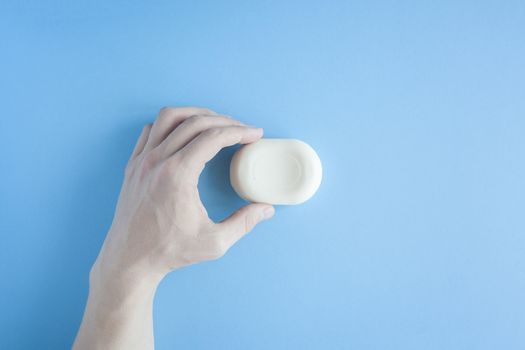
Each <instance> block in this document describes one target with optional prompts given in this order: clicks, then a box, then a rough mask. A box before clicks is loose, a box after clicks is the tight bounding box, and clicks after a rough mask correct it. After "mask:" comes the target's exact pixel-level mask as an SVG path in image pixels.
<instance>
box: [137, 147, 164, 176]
mask: <svg viewBox="0 0 525 350" xmlns="http://www.w3.org/2000/svg"><path fill="white" fill-rule="evenodd" d="M158 160H159V155H158V154H157V152H155V150H152V151H150V152H148V153H146V154H145V155H144V157H143V158H142V162H141V163H140V175H141V178H143V177H144V176H146V175H147V174H148V173H149V172H150V171H152V170H153V169H154V168H155V167H156V166H157V163H158Z"/></svg>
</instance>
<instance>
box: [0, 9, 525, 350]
mask: <svg viewBox="0 0 525 350" xmlns="http://www.w3.org/2000/svg"><path fill="white" fill-rule="evenodd" d="M524 38H525V3H524V2H523V1H499V0H498V1H496V0H494V1H403V0H402V1H374V0H372V1H342V0H341V1H258V2H255V1H251V2H250V1H184V2H182V1H162V2H158V1H65V0H61V1H59V0H54V1H53V0H52V1H36V0H35V1H26V0H24V1H6V0H4V1H2V2H1V3H0V96H1V98H0V100H1V104H0V123H1V124H0V131H1V137H0V147H1V150H2V155H1V157H0V170H1V172H0V186H1V187H0V232H1V236H0V237H1V238H0V277H1V280H0V293H1V294H0V310H1V311H0V335H1V336H0V348H2V349H61V348H68V347H69V346H70V345H71V343H72V341H73V339H74V335H75V333H76V330H77V328H78V325H79V323H80V319H81V315H82V311H83V307H84V303H85V300H86V296H87V288H88V280H87V276H88V271H89V268H90V266H91V264H92V262H93V260H94V259H95V257H96V255H97V252H98V249H99V247H100V245H101V243H102V241H103V238H104V236H105V234H106V231H107V229H108V227H109V225H110V223H111V219H112V215H113V210H114V206H115V203H116V199H117V196H118V192H119V187H120V183H121V180H122V175H123V169H124V166H125V163H126V161H127V158H128V155H129V154H130V152H131V149H132V146H133V144H134V142H135V139H136V138H137V136H138V134H139V132H140V129H141V126H142V124H144V123H147V122H150V121H152V120H153V118H154V117H155V114H156V112H157V111H158V109H159V108H160V107H162V106H164V105H199V106H207V107H210V108H213V109H215V110H217V111H219V112H221V113H225V114H230V115H232V116H234V117H237V118H239V119H241V120H242V121H244V122H246V123H249V124H253V125H257V126H261V127H264V128H265V130H266V134H267V135H268V136H272V137H294V138H299V139H302V140H305V141H306V142H308V143H310V144H311V145H312V146H313V147H314V148H315V149H316V150H317V151H318V153H319V155H320V157H321V159H322V161H323V165H324V170H325V172H324V179H323V184H322V185H321V188H320V190H319V192H318V193H317V195H316V196H315V197H314V198H313V199H312V200H311V201H309V202H307V203H306V204H304V205H301V206H294V207H279V208H278V210H277V213H276V216H275V218H274V219H273V220H272V221H269V222H266V223H264V224H262V225H261V226H259V227H257V229H256V230H255V231H254V232H253V234H251V235H250V236H248V237H246V238H245V239H243V240H242V241H241V242H240V243H239V244H238V245H236V246H235V247H234V248H233V249H232V250H231V251H230V252H229V253H228V255H227V256H226V257H224V258H223V259H221V260H220V261H217V262H212V263H205V264H201V265H196V266H193V267H190V268H186V269H183V270H180V271H177V272H174V273H173V274H171V275H170V276H169V277H167V278H166V279H165V280H164V281H163V282H162V284H161V286H160V288H159V291H158V294H157V297H156V300H155V316H154V318H155V332H156V344H157V348H158V349H211V348H215V349H403V350H406V349H440V350H441V349H506V350H511V349H524V348H525V65H524V62H525V40H524ZM232 152H233V150H232V149H229V150H226V151H225V152H223V153H221V154H220V156H219V157H218V158H217V159H216V160H214V161H213V162H212V163H211V164H210V165H209V167H207V169H206V172H205V173H204V174H203V176H202V181H201V185H200V187H201V189H202V192H203V194H202V196H203V200H204V202H205V204H206V206H207V207H208V209H209V212H210V214H211V216H212V217H213V218H216V219H219V218H222V217H224V216H225V215H227V214H228V213H229V212H231V211H232V210H233V209H234V208H236V207H238V206H240V205H241V204H242V201H241V200H240V199H239V198H238V197H236V195H235V194H234V192H233V191H232V189H231V188H230V186H229V183H228V161H229V157H231V154H232Z"/></svg>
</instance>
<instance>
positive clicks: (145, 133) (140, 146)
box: [131, 124, 152, 158]
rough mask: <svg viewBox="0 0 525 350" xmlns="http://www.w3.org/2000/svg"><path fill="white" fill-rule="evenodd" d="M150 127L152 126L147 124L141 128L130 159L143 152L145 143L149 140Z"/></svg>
mask: <svg viewBox="0 0 525 350" xmlns="http://www.w3.org/2000/svg"><path fill="white" fill-rule="evenodd" d="M151 127H152V124H147V125H144V127H143V128H142V132H141V133H140V136H139V139H138V140H137V144H136V145H135V148H134V149H133V153H132V154H131V158H135V157H136V156H138V155H139V154H140V153H141V152H142V151H143V150H144V146H145V145H146V142H147V141H148V138H149V134H150V132H151Z"/></svg>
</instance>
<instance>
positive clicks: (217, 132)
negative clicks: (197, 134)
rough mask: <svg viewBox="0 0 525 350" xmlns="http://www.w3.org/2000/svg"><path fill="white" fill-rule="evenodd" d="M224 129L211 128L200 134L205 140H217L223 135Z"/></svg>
mask: <svg viewBox="0 0 525 350" xmlns="http://www.w3.org/2000/svg"><path fill="white" fill-rule="evenodd" d="M224 130H225V129H224V128H219V127H213V128H209V129H207V130H205V131H204V132H203V133H202V134H203V136H204V137H205V138H218V137H221V136H222V135H224V132H225V131H224Z"/></svg>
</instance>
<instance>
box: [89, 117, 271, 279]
mask: <svg viewBox="0 0 525 350" xmlns="http://www.w3.org/2000/svg"><path fill="white" fill-rule="evenodd" d="M262 133H263V131H262V129H260V128H252V127H248V126H246V125H244V124H242V123H241V122H239V121H236V120H234V119H231V118H229V117H225V116H220V115H217V113H215V112H213V111H210V110H208V109H202V108H191V107H189V108H163V109H162V110H161V111H160V113H159V116H158V118H157V120H156V121H155V123H154V124H153V125H146V126H145V127H144V129H143V131H142V134H141V135H140V137H139V140H138V141H137V144H136V146H135V149H134V151H133V153H132V156H131V158H130V160H129V162H128V165H127V167H126V172H125V179H124V184H123V186H122V190H121V194H120V197H119V201H118V205H117V209H116V213H115V217H114V220H113V223H112V226H111V229H110V231H109V233H108V235H107V238H106V240H105V242H104V246H103V248H102V250H101V252H100V255H99V257H98V258H97V262H96V264H95V265H94V267H93V269H92V274H95V273H96V274H97V276H98V277H99V276H100V275H104V276H108V278H114V276H118V277H121V275H123V274H124V273H127V274H128V275H129V276H132V277H131V278H149V277H151V278H154V279H159V280H160V279H162V277H163V276H164V275H165V274H167V273H168V272H169V271H171V270H173V269H176V268H180V267H183V266H186V265H189V264H193V263H197V262H200V261H205V260H211V259H216V258H219V257H221V256H222V255H224V254H225V253H226V251H227V250H228V249H229V248H230V247H231V246H232V245H233V244H235V242H237V241H238V240H239V239H240V238H241V237H243V236H244V235H245V234H246V233H248V232H249V231H251V230H252V229H253V228H254V226H255V225H256V224H257V223H259V222H260V221H262V220H264V219H268V218H270V217H272V216H273V214H274V208H273V207H272V206H271V205H268V204H260V203H252V204H249V205H247V206H245V207H243V208H241V209H239V210H238V211H237V212H235V213H233V214H232V215H231V216H230V217H229V218H227V219H225V220H224V221H222V222H220V223H214V222H213V221H212V220H211V219H210V218H209V217H208V214H207V212H206V209H205V208H204V206H203V204H202V202H201V200H200V197H199V192H198V188H197V184H198V179H199V175H200V173H201V172H202V170H203V169H204V166H205V164H206V162H207V161H209V160H211V159H212V158H213V157H214V156H215V155H216V154H217V153H218V152H219V151H220V150H221V149H222V148H223V147H227V146H231V145H234V144H237V143H241V144H246V143H251V142H254V141H257V140H259V139H260V138H261V136H262Z"/></svg>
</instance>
